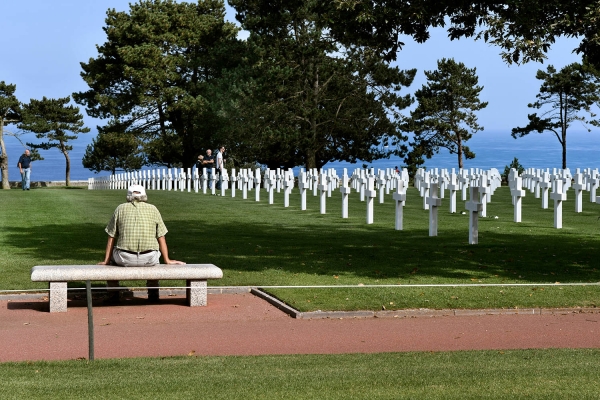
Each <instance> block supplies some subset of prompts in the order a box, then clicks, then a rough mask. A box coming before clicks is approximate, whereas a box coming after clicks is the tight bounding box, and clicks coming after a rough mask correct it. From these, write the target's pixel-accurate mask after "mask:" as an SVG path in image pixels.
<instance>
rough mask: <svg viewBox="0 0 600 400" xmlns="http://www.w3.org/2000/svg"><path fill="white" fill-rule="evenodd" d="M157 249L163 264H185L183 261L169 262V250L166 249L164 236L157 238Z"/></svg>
mask: <svg viewBox="0 0 600 400" xmlns="http://www.w3.org/2000/svg"><path fill="white" fill-rule="evenodd" d="M158 248H159V250H160V254H162V257H163V261H164V263H165V264H185V263H184V262H183V261H177V260H171V259H170V258H169V249H168V247H167V239H165V237H164V236H161V237H159V238H158Z"/></svg>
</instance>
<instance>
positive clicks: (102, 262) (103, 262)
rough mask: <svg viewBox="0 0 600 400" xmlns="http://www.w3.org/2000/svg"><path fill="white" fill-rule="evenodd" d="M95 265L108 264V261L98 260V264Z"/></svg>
mask: <svg viewBox="0 0 600 400" xmlns="http://www.w3.org/2000/svg"><path fill="white" fill-rule="evenodd" d="M96 265H108V263H107V262H106V261H100V262H99V263H98V264H96Z"/></svg>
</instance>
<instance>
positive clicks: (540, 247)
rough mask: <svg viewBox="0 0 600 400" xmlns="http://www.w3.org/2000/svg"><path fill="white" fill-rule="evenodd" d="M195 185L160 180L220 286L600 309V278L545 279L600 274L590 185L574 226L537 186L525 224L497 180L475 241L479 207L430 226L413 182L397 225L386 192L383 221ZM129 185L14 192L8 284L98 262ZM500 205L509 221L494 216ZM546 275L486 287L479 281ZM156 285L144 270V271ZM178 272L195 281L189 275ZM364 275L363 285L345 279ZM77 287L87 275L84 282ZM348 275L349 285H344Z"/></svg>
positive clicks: (358, 301) (5, 247)
mask: <svg viewBox="0 0 600 400" xmlns="http://www.w3.org/2000/svg"><path fill="white" fill-rule="evenodd" d="M241 195H242V193H241V191H237V195H236V197H235V198H231V197H230V195H229V193H228V195H227V196H226V197H217V196H207V195H202V194H195V193H193V192H192V193H187V192H184V193H181V192H153V191H149V202H150V203H152V204H155V205H156V206H157V207H158V208H159V209H160V210H161V212H162V215H163V219H164V220H165V223H166V225H167V227H168V229H169V233H168V234H167V242H168V244H169V248H170V251H171V257H172V258H175V259H179V260H183V261H186V262H188V263H213V264H215V265H217V266H219V267H221V268H222V269H223V271H224V278H223V279H222V280H219V281H211V282H210V285H222V286H237V285H254V286H279V285H281V286H288V285H289V286H313V285H326V286H333V288H330V289H268V290H269V291H270V292H271V293H273V294H274V295H276V296H277V297H279V298H281V299H283V300H284V301H286V302H288V303H289V304H291V305H293V306H294V307H296V308H298V309H299V310H301V311H310V310H317V309H320V310H355V309H375V310H379V309H381V308H382V306H385V307H386V308H387V309H394V308H414V307H418V308H420V307H427V308H448V307H452V308H488V307H571V306H585V307H594V306H596V305H598V304H600V290H598V289H599V288H598V287H597V286H595V285H589V286H578V287H572V286H558V285H555V286H539V285H540V284H546V283H556V282H560V283H573V282H587V283H596V282H599V281H600V271H599V269H600V267H599V263H600V261H599V258H598V256H597V254H598V253H597V249H598V244H599V241H598V230H599V229H600V221H598V216H599V215H600V205H597V204H592V203H589V201H588V198H589V196H587V193H586V195H585V197H584V199H585V200H584V212H583V213H580V214H576V213H575V212H574V204H573V201H572V196H573V192H572V191H570V192H569V194H568V195H569V200H568V201H567V202H566V203H565V205H564V214H563V226H564V228H563V229H561V230H557V229H554V228H553V227H552V225H553V211H552V209H548V210H542V209H541V200H540V199H535V198H534V196H533V194H531V193H529V192H528V193H527V196H526V197H525V198H524V199H523V222H522V223H519V224H516V223H513V222H512V219H513V208H512V205H511V199H510V196H509V191H508V188H506V187H503V188H500V189H498V190H497V191H496V194H495V195H494V196H493V198H492V203H489V204H488V216H489V217H488V218H481V219H480V222H479V231H480V234H479V244H478V245H468V244H467V239H468V215H466V214H465V215H463V214H461V211H462V209H463V203H462V202H459V203H458V210H459V213H457V214H450V213H448V212H447V209H448V199H445V200H444V201H443V204H442V208H441V211H440V218H439V230H438V232H439V236H437V237H429V236H428V212H427V211H424V210H422V200H421V198H420V197H418V193H417V191H416V190H415V189H413V188H411V189H409V191H408V200H407V202H406V207H405V212H404V214H405V218H404V230H403V231H395V230H394V208H395V206H394V202H393V201H392V200H391V196H388V197H387V198H386V203H384V204H379V202H378V200H376V202H375V223H374V224H372V225H366V223H365V219H366V204H365V203H364V202H360V200H359V195H358V194H357V193H352V194H351V198H350V210H349V215H350V218H348V219H342V218H341V198H340V195H339V194H338V193H334V194H333V196H332V197H331V198H328V201H327V214H325V215H321V214H320V213H319V205H318V204H319V203H318V198H317V197H313V196H312V194H310V195H309V196H308V210H307V211H301V210H300V208H299V204H300V199H299V194H298V191H297V189H296V190H295V192H294V193H293V195H292V198H291V200H290V204H291V206H290V207H289V208H284V207H283V193H279V194H276V196H275V204H274V205H269V204H268V201H267V199H268V196H267V194H266V193H265V192H264V191H263V192H262V193H261V195H262V196H261V201H260V202H258V203H257V202H255V201H254V192H251V193H249V196H248V197H249V199H247V200H243V199H242V198H241ZM124 200H125V191H123V190H121V191H88V190H85V189H72V190H65V189H36V190H31V191H29V192H23V191H21V190H10V191H0V204H1V207H0V282H1V283H0V289H2V290H8V289H32V288H45V285H44V284H42V283H32V282H30V276H29V271H30V269H31V267H32V266H34V265H44V264H92V263H96V262H98V261H100V260H101V259H102V257H103V253H104V247H105V244H106V234H105V233H104V227H105V225H106V223H107V221H108V219H109V218H110V216H111V214H112V212H113V210H114V208H115V207H116V206H117V205H118V204H119V203H121V202H123V201H124ZM495 216H497V217H498V219H495V218H494V217H495ZM492 283H493V284H510V283H527V284H534V286H528V287H510V286H506V287H482V286H479V285H478V284H492ZM131 284H132V285H134V284H137V285H143V284H144V282H139V283H131ZM178 284H180V285H182V284H183V282H179V283H178ZM361 284H362V285H397V284H399V285H413V284H450V285H457V284H473V285H474V286H472V287H468V288H464V287H447V288H430V287H418V288H409V287H396V288H377V289H373V288H367V287H364V286H358V285H361ZM344 285H352V286H356V287H353V288H345V287H344V288H342V287H340V286H344ZM72 286H83V283H81V284H75V285H72ZM336 286H337V287H336Z"/></svg>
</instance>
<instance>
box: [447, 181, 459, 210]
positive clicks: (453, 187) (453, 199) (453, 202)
mask: <svg viewBox="0 0 600 400" xmlns="http://www.w3.org/2000/svg"><path fill="white" fill-rule="evenodd" d="M448 182H449V183H448V190H449V192H450V213H452V214H454V213H456V192H457V191H458V190H459V187H460V186H459V185H458V181H457V176H456V174H455V173H454V172H452V173H451V174H450V179H449V181H448Z"/></svg>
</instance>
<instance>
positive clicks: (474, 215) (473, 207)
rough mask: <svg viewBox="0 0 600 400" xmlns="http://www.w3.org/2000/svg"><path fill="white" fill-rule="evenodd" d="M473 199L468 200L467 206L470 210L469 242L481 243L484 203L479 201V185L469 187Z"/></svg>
mask: <svg viewBox="0 0 600 400" xmlns="http://www.w3.org/2000/svg"><path fill="white" fill-rule="evenodd" d="M469 192H470V197H471V200H469V201H467V203H466V204H465V208H466V209H467V210H468V211H469V244H477V243H479V213H480V212H481V208H482V205H481V203H480V202H479V187H470V188H469Z"/></svg>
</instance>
